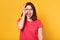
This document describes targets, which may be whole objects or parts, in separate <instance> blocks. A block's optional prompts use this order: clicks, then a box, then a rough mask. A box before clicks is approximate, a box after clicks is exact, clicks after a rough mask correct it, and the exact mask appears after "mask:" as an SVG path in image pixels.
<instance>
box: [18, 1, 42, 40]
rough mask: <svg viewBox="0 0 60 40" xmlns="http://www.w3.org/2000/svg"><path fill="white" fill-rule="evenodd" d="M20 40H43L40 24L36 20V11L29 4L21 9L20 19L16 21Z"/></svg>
mask: <svg viewBox="0 0 60 40" xmlns="http://www.w3.org/2000/svg"><path fill="white" fill-rule="evenodd" d="M17 25H18V28H19V29H20V30H21V31H20V40H43V36H42V26H43V25H42V23H41V21H40V20H38V19H37V16H36V10H35V7H34V5H33V4H32V3H31V2H27V3H26V5H25V6H23V7H22V17H21V18H20V19H19V20H18V24H17Z"/></svg>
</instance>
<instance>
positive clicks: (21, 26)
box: [17, 14, 25, 29]
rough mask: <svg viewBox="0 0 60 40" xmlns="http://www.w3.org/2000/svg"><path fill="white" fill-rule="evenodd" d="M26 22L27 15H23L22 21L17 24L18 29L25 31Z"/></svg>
mask: <svg viewBox="0 0 60 40" xmlns="http://www.w3.org/2000/svg"><path fill="white" fill-rule="evenodd" d="M24 20H25V15H24V14H23V16H22V18H21V19H20V21H19V22H18V24H17V25H18V29H23V26H24Z"/></svg>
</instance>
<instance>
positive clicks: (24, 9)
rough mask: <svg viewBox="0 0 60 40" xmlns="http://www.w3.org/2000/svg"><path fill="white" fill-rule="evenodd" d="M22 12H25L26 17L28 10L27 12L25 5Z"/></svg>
mask: <svg viewBox="0 0 60 40" xmlns="http://www.w3.org/2000/svg"><path fill="white" fill-rule="evenodd" d="M22 12H23V14H24V15H26V14H27V10H26V8H25V5H24V6H22Z"/></svg>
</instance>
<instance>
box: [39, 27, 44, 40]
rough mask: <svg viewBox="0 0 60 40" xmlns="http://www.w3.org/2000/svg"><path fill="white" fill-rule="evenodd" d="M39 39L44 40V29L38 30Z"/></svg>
mask: <svg viewBox="0 0 60 40" xmlns="http://www.w3.org/2000/svg"><path fill="white" fill-rule="evenodd" d="M38 39H39V40H43V35H42V28H39V29H38Z"/></svg>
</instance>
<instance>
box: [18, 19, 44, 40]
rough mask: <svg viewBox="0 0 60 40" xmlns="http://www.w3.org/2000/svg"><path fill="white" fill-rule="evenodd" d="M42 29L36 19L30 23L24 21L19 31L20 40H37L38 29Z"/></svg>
mask: <svg viewBox="0 0 60 40" xmlns="http://www.w3.org/2000/svg"><path fill="white" fill-rule="evenodd" d="M19 21H20V19H19V20H18V22H19ZM42 27H43V24H42V23H41V21H40V20H38V19H37V20H36V21H31V22H29V21H25V23H24V28H23V29H22V30H21V31H20V40H38V28H42Z"/></svg>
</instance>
